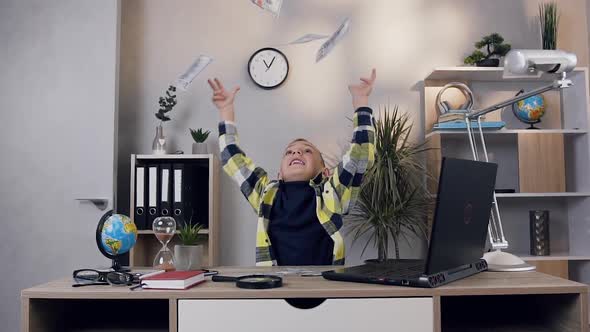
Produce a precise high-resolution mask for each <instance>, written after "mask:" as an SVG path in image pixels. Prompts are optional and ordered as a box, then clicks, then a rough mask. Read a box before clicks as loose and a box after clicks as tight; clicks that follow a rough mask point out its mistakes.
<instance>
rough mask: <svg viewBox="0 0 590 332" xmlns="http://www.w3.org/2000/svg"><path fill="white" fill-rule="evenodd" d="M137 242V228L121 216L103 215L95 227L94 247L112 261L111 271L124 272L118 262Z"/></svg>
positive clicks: (108, 213)
mask: <svg viewBox="0 0 590 332" xmlns="http://www.w3.org/2000/svg"><path fill="white" fill-rule="evenodd" d="M135 241H137V227H136V226H135V224H134V223H133V222H132V221H131V219H129V217H127V216H126V215H123V214H114V213H113V211H112V210H111V211H108V212H107V213H105V214H104V215H103V216H102V217H101V218H100V221H99V222H98V225H97V227H96V245H97V246H98V249H99V250H100V252H101V253H102V254H103V255H104V256H105V257H107V258H109V259H111V260H112V261H113V265H112V269H113V270H115V271H123V270H125V269H124V268H123V267H122V266H121V264H120V262H119V260H120V258H121V257H122V255H124V254H126V253H128V252H129V250H131V248H133V246H134V245H135Z"/></svg>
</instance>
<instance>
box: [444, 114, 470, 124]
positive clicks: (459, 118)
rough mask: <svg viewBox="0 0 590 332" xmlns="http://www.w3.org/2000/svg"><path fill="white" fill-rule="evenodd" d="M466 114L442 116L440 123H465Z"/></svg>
mask: <svg viewBox="0 0 590 332" xmlns="http://www.w3.org/2000/svg"><path fill="white" fill-rule="evenodd" d="M465 114H466V113H456V112H451V113H445V114H441V115H439V117H438V123H443V122H451V121H465Z"/></svg>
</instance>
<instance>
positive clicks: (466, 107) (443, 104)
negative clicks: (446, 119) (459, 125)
mask: <svg viewBox="0 0 590 332" xmlns="http://www.w3.org/2000/svg"><path fill="white" fill-rule="evenodd" d="M451 88H453V89H457V90H459V91H461V93H462V94H463V96H464V97H465V99H466V100H467V101H466V102H465V103H463V105H461V106H459V108H458V109H452V108H451V105H450V104H449V102H447V101H446V100H441V96H442V95H443V93H444V92H445V91H446V90H447V89H451ZM436 106H437V107H438V112H439V113H440V114H446V113H449V112H464V113H469V112H471V110H473V92H471V89H469V87H468V86H467V85H465V84H463V83H460V82H451V83H449V84H446V85H445V86H443V88H442V89H441V90H440V91H439V92H438V94H437V95H436Z"/></svg>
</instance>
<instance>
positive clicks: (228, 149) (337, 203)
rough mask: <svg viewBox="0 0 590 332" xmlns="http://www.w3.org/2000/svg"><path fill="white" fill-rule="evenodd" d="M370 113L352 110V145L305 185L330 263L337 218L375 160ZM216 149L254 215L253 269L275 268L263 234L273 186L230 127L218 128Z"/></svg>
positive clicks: (336, 255)
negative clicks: (333, 164) (326, 171)
mask: <svg viewBox="0 0 590 332" xmlns="http://www.w3.org/2000/svg"><path fill="white" fill-rule="evenodd" d="M372 113H373V111H372V110H371V109H370V108H368V107H361V108H359V109H357V110H356V111H355V113H354V117H353V125H354V131H353V136H352V142H351V144H350V147H349V149H348V151H346V153H345V154H344V156H343V157H342V161H341V162H340V163H339V164H338V166H336V167H335V168H334V169H333V170H332V172H331V173H330V174H332V175H331V176H329V177H324V176H323V175H322V174H321V173H320V174H318V175H317V176H316V177H315V178H313V179H311V180H310V181H309V185H310V186H311V187H313V188H314V190H315V193H316V203H317V208H316V211H317V217H318V220H319V222H320V223H321V225H322V226H323V228H324V229H325V230H326V232H328V234H329V235H330V237H331V238H332V240H333V241H334V252H333V264H334V265H343V264H344V256H345V254H344V239H343V237H342V234H341V233H340V229H341V228H342V216H343V215H346V214H348V213H349V212H350V210H351V209H352V207H353V206H354V203H355V202H356V199H357V197H358V194H359V189H360V184H361V181H362V179H363V174H364V173H365V171H366V170H367V169H368V168H369V167H371V165H372V164H373V162H374V161H375V128H374V120H373V115H372ZM219 148H220V151H221V162H222V165H223V170H224V171H225V172H226V173H227V174H228V175H229V176H230V177H231V178H232V179H233V180H234V181H235V182H236V183H237V184H238V185H239V186H240V190H241V192H242V194H244V196H245V197H246V199H247V200H248V202H250V205H252V207H253V208H254V211H255V212H256V213H257V214H258V226H257V231H256V265H257V266H270V265H277V261H276V258H275V257H274V254H273V250H272V244H271V243H270V238H269V235H268V224H269V222H270V220H269V218H270V212H271V209H272V204H273V203H274V199H275V196H276V193H277V189H278V186H279V182H278V181H276V180H273V181H271V180H270V179H269V177H268V174H267V173H266V171H264V170H263V169H262V168H260V167H258V166H256V165H255V164H254V162H253V161H252V159H250V158H248V157H247V156H246V154H245V153H244V151H242V149H241V148H240V147H239V144H238V134H237V128H236V126H235V124H234V123H233V122H230V121H224V122H221V123H220V124H219Z"/></svg>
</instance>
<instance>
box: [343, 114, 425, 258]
mask: <svg viewBox="0 0 590 332" xmlns="http://www.w3.org/2000/svg"><path fill="white" fill-rule="evenodd" d="M381 113H382V114H381V117H380V119H379V120H377V121H376V123H375V164H374V165H373V166H372V167H371V168H369V169H368V170H367V172H366V173H365V176H364V179H363V182H362V184H361V187H360V191H359V197H358V201H357V203H356V206H355V208H354V209H353V210H352V212H351V214H350V216H349V221H350V222H349V225H350V228H349V229H348V231H349V233H353V244H354V243H355V242H356V241H358V240H359V239H360V238H361V237H362V236H364V235H367V234H371V235H370V237H369V238H368V240H367V242H366V244H365V246H364V248H363V251H362V253H361V255H362V254H363V253H364V252H365V249H366V248H367V246H368V245H369V244H370V243H371V242H372V243H373V245H374V246H375V247H376V248H377V253H378V261H384V260H386V259H387V257H388V256H389V255H388V248H389V243H390V240H391V241H393V245H394V248H395V257H396V258H399V244H400V241H401V240H402V239H403V240H405V241H409V239H408V235H413V236H416V237H417V238H419V239H421V240H426V239H427V232H428V223H427V214H428V211H429V210H430V207H431V198H430V194H429V193H428V190H427V189H426V176H427V172H426V169H425V167H424V166H423V165H422V164H421V163H420V160H419V157H421V154H422V153H423V152H425V151H427V150H428V148H426V147H425V144H424V143H422V144H413V143H410V141H409V138H410V134H411V131H412V124H410V122H409V119H408V116H407V114H402V113H401V112H400V111H399V110H398V107H397V106H395V107H393V109H391V107H387V106H385V107H384V109H383V111H382V112H381Z"/></svg>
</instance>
